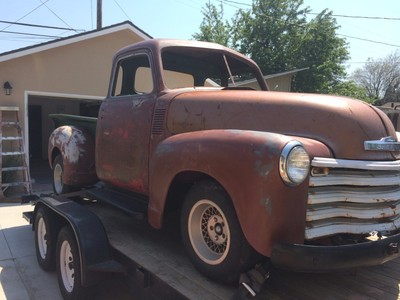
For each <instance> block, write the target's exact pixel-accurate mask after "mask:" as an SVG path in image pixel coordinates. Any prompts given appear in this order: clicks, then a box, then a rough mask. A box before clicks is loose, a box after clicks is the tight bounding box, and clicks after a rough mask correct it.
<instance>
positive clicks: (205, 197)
mask: <svg viewBox="0 0 400 300" xmlns="http://www.w3.org/2000/svg"><path fill="white" fill-rule="evenodd" d="M181 233H182V239H183V244H184V247H185V248H186V250H187V252H188V253H189V256H190V259H191V261H192V263H193V264H194V266H195V267H196V268H197V269H198V270H199V271H200V272H201V273H203V274H204V275H206V276H207V277H209V278H211V279H213V280H216V281H219V282H223V283H233V282H237V281H238V280H239V276H240V274H241V273H242V272H244V271H246V270H247V269H248V268H249V267H250V266H251V263H252V262H253V258H254V255H255V250H253V248H252V247H251V246H250V245H249V243H248V242H247V240H246V238H245V237H244V235H243V232H242V230H241V227H240V224H239V221H238V219H237V216H236V213H235V209H234V207H233V205H232V202H231V199H230V197H229V195H228V194H227V193H226V191H225V190H224V189H223V188H222V187H221V186H220V185H219V184H217V183H215V182H213V181H209V180H207V181H201V182H199V183H197V184H195V185H194V186H193V187H192V188H191V189H190V190H189V192H188V194H187V195H186V198H185V201H184V203H183V206H182V215H181Z"/></svg>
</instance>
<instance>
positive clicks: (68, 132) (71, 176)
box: [48, 125, 97, 186]
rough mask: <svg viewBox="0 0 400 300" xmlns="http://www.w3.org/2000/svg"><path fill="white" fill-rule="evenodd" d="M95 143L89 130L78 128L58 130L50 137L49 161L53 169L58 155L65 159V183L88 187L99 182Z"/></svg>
mask: <svg viewBox="0 0 400 300" xmlns="http://www.w3.org/2000/svg"><path fill="white" fill-rule="evenodd" d="M94 148H95V142H94V137H93V135H92V134H91V133H90V132H89V130H88V129H85V128H78V127H76V126H68V125H65V126H61V127H58V128H56V129H55V130H54V131H53V132H52V134H51V135H50V137H49V144H48V160H49V164H50V167H51V168H53V162H54V159H55V158H56V156H57V155H58V154H61V156H62V158H63V166H64V172H63V183H64V184H66V185H74V186H87V185H92V184H94V183H96V182H97V176H96V170H95V161H94V158H95V155H94V151H95V150H94Z"/></svg>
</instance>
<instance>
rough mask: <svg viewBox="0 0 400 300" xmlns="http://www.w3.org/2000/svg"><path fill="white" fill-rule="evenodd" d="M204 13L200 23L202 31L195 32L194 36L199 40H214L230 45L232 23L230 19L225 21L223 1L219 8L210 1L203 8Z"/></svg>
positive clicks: (214, 41)
mask: <svg viewBox="0 0 400 300" xmlns="http://www.w3.org/2000/svg"><path fill="white" fill-rule="evenodd" d="M202 13H203V21H202V22H201V24H200V32H199V33H195V34H193V38H194V39H195V40H198V41H206V42H213V43H217V44H220V45H223V46H227V47H229V46H230V44H229V42H230V40H231V37H230V28H231V25H230V24H229V22H228V21H224V7H223V5H222V3H221V5H220V7H219V9H218V8H217V7H216V6H215V5H213V4H211V3H210V2H208V3H206V6H205V8H203V9H202Z"/></svg>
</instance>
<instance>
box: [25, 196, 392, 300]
mask: <svg viewBox="0 0 400 300" xmlns="http://www.w3.org/2000/svg"><path fill="white" fill-rule="evenodd" d="M83 203H84V204H83V205H84V206H85V207H87V208H88V209H89V210H90V211H92V212H94V213H95V214H96V215H97V216H98V217H99V219H100V220H101V223H102V224H103V226H104V228H105V231H106V233H107V236H108V240H109V242H110V245H111V247H112V251H113V254H114V257H115V258H116V260H117V261H119V262H120V263H122V264H123V265H124V266H126V267H127V274H128V276H127V277H126V279H127V281H128V282H129V284H130V286H131V290H132V291H134V296H135V299H232V297H233V296H234V295H235V293H236V292H237V291H238V286H226V285H222V284H218V283H215V282H213V281H210V280H208V279H207V278H205V277H204V276H202V275H201V274H199V273H198V272H197V271H196V270H195V269H194V267H193V266H192V265H191V263H190V261H189V259H188V257H187V255H186V253H185V252H184V249H183V247H182V246H181V241H180V231H179V227H178V224H176V223H175V222H173V221H174V217H172V218H171V219H170V220H169V221H170V222H168V224H167V226H166V227H165V229H162V230H155V229H153V228H152V227H150V226H149V225H147V223H146V222H143V221H140V220H136V219H134V218H132V217H131V216H130V215H128V214H126V213H125V212H123V211H121V210H119V209H117V208H114V207H112V206H110V205H108V204H106V203H102V202H96V201H95V202H92V201H86V203H87V204H85V201H83ZM32 247H33V245H32ZM399 281H400V259H396V260H393V261H391V262H388V263H386V264H385V265H382V266H375V267H369V268H361V269H357V270H351V271H345V272H340V273H330V274H304V273H294V272H289V271H282V270H275V269H273V270H272V271H271V277H270V279H269V280H268V281H267V284H266V288H265V289H264V290H263V291H262V292H261V293H260V294H259V295H257V297H255V298H252V299H321V297H323V298H324V299H389V300H390V299H399Z"/></svg>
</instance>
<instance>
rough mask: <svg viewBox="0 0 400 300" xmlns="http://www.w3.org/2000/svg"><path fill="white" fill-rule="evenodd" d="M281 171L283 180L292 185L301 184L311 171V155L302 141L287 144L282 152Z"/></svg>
mask: <svg viewBox="0 0 400 300" xmlns="http://www.w3.org/2000/svg"><path fill="white" fill-rule="evenodd" d="M279 171H280V173H281V177H282V179H283V181H284V182H285V183H286V184H288V185H291V186H294V185H299V184H301V183H302V182H303V181H304V180H305V179H306V178H307V176H308V173H309V172H310V157H309V156H308V154H307V152H306V150H304V147H303V145H302V144H301V143H299V142H296V141H292V142H289V143H287V144H286V146H285V147H284V148H283V150H282V153H281V158H280V161H279Z"/></svg>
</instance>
